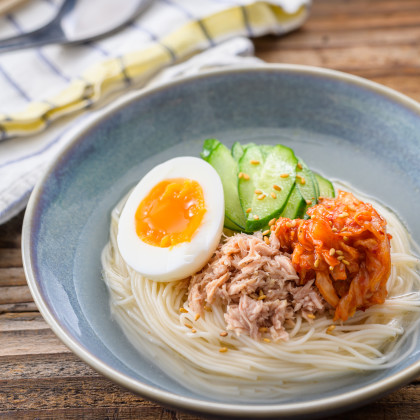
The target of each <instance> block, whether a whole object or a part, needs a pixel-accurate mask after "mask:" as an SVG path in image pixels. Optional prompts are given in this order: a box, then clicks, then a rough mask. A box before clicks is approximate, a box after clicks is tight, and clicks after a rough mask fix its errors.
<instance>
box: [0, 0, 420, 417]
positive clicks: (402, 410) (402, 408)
mask: <svg viewBox="0 0 420 420" xmlns="http://www.w3.org/2000/svg"><path fill="white" fill-rule="evenodd" d="M255 45H256V51H257V55H258V56H259V57H261V58H263V59H264V60H266V61H269V62H283V63H299V64H310V65H315V66H322V67H328V68H332V69H337V70H342V71H346V72H349V73H353V74H356V75H359V76H363V77H366V78H368V79H370V80H374V81H376V82H379V83H383V84H385V85H387V86H389V87H392V88H394V89H397V90H399V91H400V92H403V93H405V94H406V95H408V96H411V97H412V98H414V99H417V100H420V0H315V2H314V5H313V9H312V15H311V17H310V19H309V20H308V21H307V22H306V23H305V25H304V26H303V28H302V29H300V30H299V31H297V32H295V33H293V34H290V35H288V36H286V37H284V38H275V37H265V38H261V39H257V40H256V41H255ZM22 217H23V215H22V214H20V215H19V216H17V217H16V218H14V219H13V220H11V221H10V222H8V223H6V224H5V225H2V226H0V417H2V416H3V417H6V418H8V417H9V418H16V417H19V418H22V417H25V418H64V417H65V418H81V417H86V418H105V417H116V418H133V417H136V418H142V419H162V420H163V419H197V418H198V417H196V416H192V415H188V414H183V413H180V412H177V413H176V412H173V411H170V410H167V409H164V408H162V407H160V406H158V405H157V404H154V403H152V402H149V401H146V400H144V399H142V398H141V397H139V396H137V395H134V394H132V393H131V392H129V391H126V390H125V389H123V388H121V387H119V386H117V385H115V384H113V383H112V382H111V381H109V380H108V379H106V378H104V377H102V376H101V375H99V374H97V373H96V372H94V371H93V370H92V369H91V368H89V367H88V366H87V365H86V364H85V363H84V362H82V361H80V360H79V359H78V358H77V357H76V356H74V355H73V354H72V353H71V352H70V351H69V350H68V349H67V348H66V347H65V346H64V345H63V344H61V342H60V341H59V340H58V339H57V338H56V337H55V335H54V334H53V333H52V331H51V330H50V329H49V328H48V326H47V324H46V323H45V322H44V320H43V319H42V317H41V315H40V314H39V313H38V311H37V309H36V306H35V304H34V303H33V301H32V298H31V295H30V293H29V290H28V287H27V285H26V280H25V276H24V273H23V269H22V261H21V252H20V230H21V225H22ZM419 379H420V378H419ZM419 379H418V380H416V381H413V382H412V383H411V384H409V385H407V386H405V387H404V388H402V389H401V390H399V391H396V392H394V393H392V394H391V395H389V396H387V397H384V398H382V399H380V400H379V401H377V402H374V403H372V404H369V405H367V406H365V407H363V408H360V409H358V410H355V411H353V412H350V413H347V414H344V415H341V416H337V417H333V418H330V420H332V419H336V420H337V419H356V420H357V419H360V420H362V419H363V420H372V419H381V420H388V419H389V420H391V419H404V420H410V419H411V420H414V419H419V418H420V382H419Z"/></svg>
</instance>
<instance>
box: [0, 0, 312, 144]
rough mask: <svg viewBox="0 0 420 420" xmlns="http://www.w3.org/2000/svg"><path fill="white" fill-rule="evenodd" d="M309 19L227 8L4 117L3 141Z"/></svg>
mask: <svg viewBox="0 0 420 420" xmlns="http://www.w3.org/2000/svg"><path fill="white" fill-rule="evenodd" d="M307 14H308V10H307V8H306V7H304V6H303V7H301V8H300V9H299V10H298V11H297V12H296V13H293V14H290V13H286V12H285V11H284V10H283V9H282V8H281V7H280V6H276V5H273V4H270V3H269V2H255V3H252V4H250V5H247V6H235V7H232V8H229V9H225V10H223V11H221V12H218V13H215V14H213V15H210V16H207V17H205V18H203V19H201V20H200V21H190V22H188V23H187V24H185V25H183V26H181V27H180V28H178V29H176V30H175V31H173V32H171V33H170V34H169V35H167V36H165V37H164V38H162V39H160V40H158V41H156V42H153V43H150V44H149V45H148V46H147V47H145V48H142V49H140V50H138V51H133V52H130V53H127V54H124V55H123V56H121V57H114V58H111V59H108V60H105V61H102V62H100V63H98V64H95V65H94V66H92V67H90V68H88V69H87V70H86V71H85V72H84V74H83V75H82V76H81V77H80V78H78V79H75V80H73V81H72V82H71V83H70V85H69V86H68V87H67V88H66V89H64V90H63V91H61V92H60V93H59V94H58V95H56V96H54V97H51V98H48V100H46V101H44V102H36V103H32V104H30V105H29V106H28V107H27V108H26V109H25V110H24V111H21V112H17V113H14V114H8V115H7V117H6V116H5V115H0V127H1V130H2V132H1V137H3V138H8V137H13V136H24V135H30V134H34V133H36V132H39V131H42V130H43V129H45V128H46V127H47V125H48V123H49V122H51V121H53V120H56V119H58V118H59V117H62V116H64V115H69V114H71V113H74V112H76V111H81V110H83V109H85V108H87V107H88V106H90V105H92V104H94V103H97V102H99V101H100V100H101V99H103V98H105V97H106V96H107V95H108V94H109V93H111V92H114V91H117V90H119V89H120V90H122V89H123V88H126V86H127V82H129V83H130V84H131V85H135V86H136V87H140V86H142V85H144V84H145V83H146V82H147V81H148V80H149V79H150V78H151V77H152V76H154V75H155V74H156V73H157V72H158V71H160V70H162V69H163V68H165V67H168V66H169V65H171V64H173V62H174V59H175V60H177V61H179V60H182V59H185V58H187V57H189V56H191V55H193V54H195V53H197V52H200V51H202V50H205V49H207V48H209V47H210V46H211V44H218V43H220V42H223V41H225V40H227V39H229V38H232V37H234V36H243V35H245V36H247V35H249V32H251V33H252V34H254V35H256V36H260V35H263V34H268V33H282V32H284V31H285V30H290V29H293V28H294V27H297V26H298V25H299V24H300V23H301V22H302V21H303V20H304V19H305V17H306V15H307Z"/></svg>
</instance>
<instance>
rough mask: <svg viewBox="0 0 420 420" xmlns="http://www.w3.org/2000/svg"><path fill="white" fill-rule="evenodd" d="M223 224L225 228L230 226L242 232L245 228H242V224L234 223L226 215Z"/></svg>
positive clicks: (231, 228)
mask: <svg viewBox="0 0 420 420" xmlns="http://www.w3.org/2000/svg"><path fill="white" fill-rule="evenodd" d="M223 226H224V227H225V228H228V229H230V230H234V231H236V232H242V231H243V230H244V229H242V228H241V227H240V226H238V225H237V224H236V223H233V222H232V221H231V220H230V219H228V218H227V217H226V215H225V220H224V222H223Z"/></svg>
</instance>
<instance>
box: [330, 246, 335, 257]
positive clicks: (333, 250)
mask: <svg viewBox="0 0 420 420" xmlns="http://www.w3.org/2000/svg"><path fill="white" fill-rule="evenodd" d="M334 254H335V249H334V248H331V249H330V255H331V256H333V255H334Z"/></svg>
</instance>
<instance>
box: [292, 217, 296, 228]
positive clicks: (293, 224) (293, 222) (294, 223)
mask: <svg viewBox="0 0 420 420" xmlns="http://www.w3.org/2000/svg"><path fill="white" fill-rule="evenodd" d="M295 226H296V220H295V219H293V220H292V227H295Z"/></svg>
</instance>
